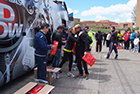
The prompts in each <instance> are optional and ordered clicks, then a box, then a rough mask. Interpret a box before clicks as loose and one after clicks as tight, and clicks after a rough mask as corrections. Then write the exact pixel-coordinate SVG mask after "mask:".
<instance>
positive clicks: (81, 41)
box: [75, 24, 89, 80]
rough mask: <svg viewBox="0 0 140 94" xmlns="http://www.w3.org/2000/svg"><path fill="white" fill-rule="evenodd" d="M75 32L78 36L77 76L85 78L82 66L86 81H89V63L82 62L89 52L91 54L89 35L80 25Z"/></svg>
mask: <svg viewBox="0 0 140 94" xmlns="http://www.w3.org/2000/svg"><path fill="white" fill-rule="evenodd" d="M75 31H76V33H77V36H78V37H77V42H76V60H77V67H78V70H79V74H78V75H77V76H76V78H79V77H81V76H83V70H82V65H83V67H84V70H85V74H86V80H88V78H89V72H88V68H87V63H86V62H85V61H84V60H82V57H83V56H84V55H87V52H89V40H88V38H87V35H86V34H85V33H84V32H83V31H82V28H81V26H80V25H79V24H77V25H76V26H75ZM81 62H82V63H83V64H82V63H81Z"/></svg>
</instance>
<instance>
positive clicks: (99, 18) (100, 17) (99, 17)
mask: <svg viewBox="0 0 140 94" xmlns="http://www.w3.org/2000/svg"><path fill="white" fill-rule="evenodd" d="M95 19H97V20H101V19H102V20H105V19H107V18H106V17H103V16H101V15H97V16H96V18H95Z"/></svg>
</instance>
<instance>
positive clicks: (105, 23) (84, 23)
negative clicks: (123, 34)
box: [81, 20, 119, 29]
mask: <svg viewBox="0 0 140 94" xmlns="http://www.w3.org/2000/svg"><path fill="white" fill-rule="evenodd" d="M81 24H82V26H83V27H85V26H89V27H90V28H93V24H94V25H95V27H94V28H103V29H110V27H111V26H115V27H119V24H118V23H116V22H112V21H109V20H101V21H97V22H96V21H82V22H81Z"/></svg>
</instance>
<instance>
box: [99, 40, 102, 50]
mask: <svg viewBox="0 0 140 94" xmlns="http://www.w3.org/2000/svg"><path fill="white" fill-rule="evenodd" d="M99 45H100V52H101V51H102V40H101V41H100V43H99Z"/></svg>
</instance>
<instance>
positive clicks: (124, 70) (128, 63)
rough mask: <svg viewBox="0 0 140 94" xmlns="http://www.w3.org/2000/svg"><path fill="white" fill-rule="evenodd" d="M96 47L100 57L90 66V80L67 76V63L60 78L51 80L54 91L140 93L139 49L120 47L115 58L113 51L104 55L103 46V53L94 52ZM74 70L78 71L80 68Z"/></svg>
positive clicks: (69, 93) (70, 93) (63, 93)
mask: <svg viewBox="0 0 140 94" xmlns="http://www.w3.org/2000/svg"><path fill="white" fill-rule="evenodd" d="M93 47H94V48H95V45H94V46H93ZM94 48H93V50H92V54H93V56H94V57H95V58H96V59H97V61H96V62H95V64H94V65H93V67H90V66H88V68H89V73H90V75H89V80H86V79H84V78H80V79H75V78H70V77H67V72H68V63H65V64H64V66H63V67H62V71H63V73H62V74H60V79H59V80H57V81H56V82H55V83H53V84H52V85H54V86H55V89H54V90H53V91H52V94H140V53H139V54H137V53H132V52H130V51H128V50H119V59H118V60H115V59H114V57H115V54H114V52H112V54H111V56H110V59H105V57H104V56H106V54H107V52H108V48H106V47H105V46H103V50H102V52H101V53H95V49H94ZM72 73H73V74H75V75H77V74H78V71H72Z"/></svg>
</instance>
